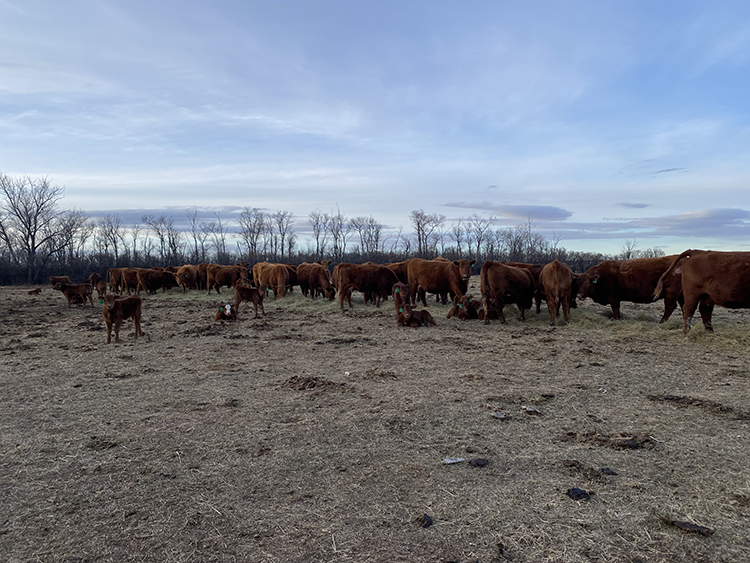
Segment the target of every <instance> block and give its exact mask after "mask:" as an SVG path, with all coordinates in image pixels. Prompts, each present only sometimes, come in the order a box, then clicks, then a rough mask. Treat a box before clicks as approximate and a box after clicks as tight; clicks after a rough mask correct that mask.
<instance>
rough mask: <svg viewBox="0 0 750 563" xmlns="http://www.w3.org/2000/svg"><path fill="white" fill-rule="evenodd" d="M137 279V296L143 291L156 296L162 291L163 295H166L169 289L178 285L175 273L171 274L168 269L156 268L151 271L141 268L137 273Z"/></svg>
mask: <svg viewBox="0 0 750 563" xmlns="http://www.w3.org/2000/svg"><path fill="white" fill-rule="evenodd" d="M136 277H137V279H138V287H137V289H136V292H135V293H136V295H139V294H140V292H141V290H143V291H145V292H146V293H150V294H155V293H156V292H157V291H158V290H159V289H161V290H162V292H163V293H166V292H167V290H168V289H171V288H173V287H175V286H176V285H177V281H176V280H175V277H174V272H170V271H169V269H167V268H158V267H156V268H152V269H150V270H147V269H145V268H140V269H138V271H137V272H136Z"/></svg>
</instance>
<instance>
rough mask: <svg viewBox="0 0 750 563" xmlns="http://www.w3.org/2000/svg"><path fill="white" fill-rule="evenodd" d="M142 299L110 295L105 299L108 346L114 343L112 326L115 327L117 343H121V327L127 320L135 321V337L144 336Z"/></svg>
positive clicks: (132, 296) (104, 313) (103, 311)
mask: <svg viewBox="0 0 750 563" xmlns="http://www.w3.org/2000/svg"><path fill="white" fill-rule="evenodd" d="M141 303H142V301H141V298H140V297H138V296H137V295H131V296H129V297H124V298H122V299H120V298H118V297H116V296H114V295H112V294H110V295H106V296H105V297H104V308H103V309H102V314H103V315H104V322H105V324H106V325H107V344H109V343H110V342H111V341H112V326H113V325H114V327H115V342H119V341H120V327H121V326H122V321H124V320H125V319H133V324H134V325H135V337H134V339H137V338H138V337H139V336H143V331H141Z"/></svg>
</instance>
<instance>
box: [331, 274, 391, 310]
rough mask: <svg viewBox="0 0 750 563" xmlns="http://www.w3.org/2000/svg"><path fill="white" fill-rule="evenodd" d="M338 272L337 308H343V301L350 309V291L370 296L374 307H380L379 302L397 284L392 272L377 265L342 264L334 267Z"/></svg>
mask: <svg viewBox="0 0 750 563" xmlns="http://www.w3.org/2000/svg"><path fill="white" fill-rule="evenodd" d="M336 268H337V270H336V271H337V272H338V276H337V277H338V284H339V285H338V287H337V288H336V291H338V294H339V306H340V307H341V308H342V309H343V308H344V300H346V302H347V303H348V304H349V308H350V309H351V308H352V291H353V290H355V289H356V290H357V291H360V292H362V293H363V294H372V299H373V302H374V303H375V306H376V307H380V300H381V299H385V298H387V297H388V295H389V294H390V293H391V292H392V290H393V285H394V284H395V283H398V278H397V277H396V274H394V273H393V270H391V269H389V268H386V267H385V266H380V265H379V264H373V263H368V264H352V263H350V262H342V263H341V264H337V266H336Z"/></svg>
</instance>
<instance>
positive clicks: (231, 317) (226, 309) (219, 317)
mask: <svg viewBox="0 0 750 563" xmlns="http://www.w3.org/2000/svg"><path fill="white" fill-rule="evenodd" d="M236 320H237V307H235V306H234V305H232V304H231V303H227V304H226V305H222V306H221V307H219V310H218V311H216V317H214V322H217V323H218V322H219V321H236Z"/></svg>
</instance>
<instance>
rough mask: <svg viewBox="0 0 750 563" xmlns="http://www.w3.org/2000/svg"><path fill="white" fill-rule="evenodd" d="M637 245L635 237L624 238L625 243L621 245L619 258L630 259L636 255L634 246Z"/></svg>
mask: <svg viewBox="0 0 750 563" xmlns="http://www.w3.org/2000/svg"><path fill="white" fill-rule="evenodd" d="M637 246H638V241H637V240H635V239H631V240H626V241H625V244H623V245H622V254H620V258H621V259H622V260H630V259H631V258H635V257H636V253H637V251H636V247H637Z"/></svg>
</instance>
